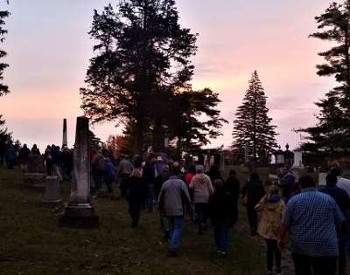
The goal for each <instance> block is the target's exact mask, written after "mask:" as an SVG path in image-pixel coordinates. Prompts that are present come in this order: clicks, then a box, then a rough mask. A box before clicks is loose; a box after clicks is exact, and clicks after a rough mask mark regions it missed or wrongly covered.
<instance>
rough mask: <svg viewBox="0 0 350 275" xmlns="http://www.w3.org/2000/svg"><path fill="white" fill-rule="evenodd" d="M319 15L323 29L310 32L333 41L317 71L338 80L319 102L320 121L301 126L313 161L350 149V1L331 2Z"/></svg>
mask: <svg viewBox="0 0 350 275" xmlns="http://www.w3.org/2000/svg"><path fill="white" fill-rule="evenodd" d="M315 19H316V22H317V28H318V29H319V31H318V32H315V33H313V34H311V35H310V36H311V37H313V38H317V39H321V40H324V41H328V42H331V43H332V44H331V45H332V47H330V49H329V50H327V51H325V52H321V53H319V55H320V56H322V57H324V59H325V63H324V64H320V65H317V66H316V68H317V74H318V75H319V76H334V78H335V80H336V81H337V83H338V84H337V86H336V87H334V88H333V89H331V90H330V91H328V92H327V93H326V94H325V97H324V98H323V99H322V100H320V101H319V102H317V103H316V105H317V106H318V107H319V112H318V114H317V119H318V122H317V124H316V125H315V126H313V127H308V128H306V129H299V130H298V131H300V132H304V133H306V134H307V138H308V139H309V140H308V142H305V143H304V144H303V145H302V148H303V149H304V151H306V152H307V153H309V154H310V157H312V159H313V161H316V160H317V159H319V160H320V159H324V157H326V156H327V157H340V156H346V155H349V153H350V148H349V144H350V57H349V54H350V31H349V30H350V1H344V2H343V3H342V4H338V3H332V4H330V6H329V7H328V8H327V9H326V11H325V12H324V13H323V14H321V15H320V16H317V17H315ZM314 164H315V163H314Z"/></svg>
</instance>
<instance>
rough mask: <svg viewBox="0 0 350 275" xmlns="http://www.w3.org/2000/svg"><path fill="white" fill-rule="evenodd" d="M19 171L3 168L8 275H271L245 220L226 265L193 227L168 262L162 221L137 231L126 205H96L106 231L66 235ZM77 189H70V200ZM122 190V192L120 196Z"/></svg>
mask: <svg viewBox="0 0 350 275" xmlns="http://www.w3.org/2000/svg"><path fill="white" fill-rule="evenodd" d="M20 183H21V173H20V172H19V171H18V170H16V169H15V170H8V169H5V168H0V188H1V192H0V274H2V275H7V274H9V275H15V274H29V275H32V274H45V275H53V274H75V275H79V274H104V275H107V274H111V275H112V274H135V275H136V274H142V275H147V274H174V275H176V274H182V275H183V274H193V275H195V274H213V275H215V274H231V275H234V274H252V275H253V274H254V275H261V274H263V273H264V272H263V271H264V270H265V268H264V251H263V250H264V248H263V247H262V245H261V241H260V240H259V239H258V238H257V237H254V238H252V237H250V236H249V235H248V232H249V231H248V230H246V228H247V227H246V226H245V221H244V215H241V216H242V217H241V222H240V224H238V225H237V226H236V228H235V229H234V230H232V231H231V232H230V233H231V246H230V253H229V255H228V256H227V257H226V258H218V257H217V256H216V255H215V253H214V245H213V234H212V232H211V230H208V231H207V232H205V234H204V235H197V234H196V227H195V225H194V224H193V223H192V222H191V221H190V220H189V219H188V220H187V222H186V225H185V227H186V229H185V231H184V234H183V238H182V242H181V249H180V256H179V257H176V258H169V257H168V256H167V243H166V242H165V241H164V240H163V239H162V234H161V231H160V229H159V223H158V213H157V212H156V211H155V212H152V213H148V212H146V211H144V212H142V213H141V220H140V225H139V227H138V228H136V229H133V228H131V227H130V220H129V217H128V215H127V206H126V202H125V201H124V200H116V199H110V198H106V197H100V196H96V197H94V198H93V205H94V206H95V210H96V214H97V215H98V216H99V226H98V227H97V228H95V229H71V228H61V227H58V216H57V215H55V213H54V209H53V208H52V207H51V208H50V207H48V206H47V205H45V204H42V203H41V199H42V196H43V194H44V190H42V189H30V188H26V187H24V186H22V185H21V184H20ZM68 185H69V183H67V182H63V183H62V194H63V198H64V200H66V199H67V194H68V193H69V192H68V191H69V186H68ZM115 189H116V188H115Z"/></svg>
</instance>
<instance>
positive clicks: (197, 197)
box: [189, 165, 214, 235]
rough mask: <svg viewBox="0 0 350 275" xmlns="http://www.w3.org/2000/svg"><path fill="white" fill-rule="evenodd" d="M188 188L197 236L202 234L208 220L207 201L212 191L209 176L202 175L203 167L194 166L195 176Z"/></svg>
mask: <svg viewBox="0 0 350 275" xmlns="http://www.w3.org/2000/svg"><path fill="white" fill-rule="evenodd" d="M189 188H190V189H192V190H193V203H194V211H195V216H196V222H197V224H198V234H200V235H201V234H203V229H206V226H207V219H208V200H209V196H210V195H211V194H213V192H214V189H213V185H212V183H211V180H210V178H209V176H207V175H206V174H204V166H203V165H197V166H196V175H195V176H194V177H193V178H192V180H191V183H190V185H189Z"/></svg>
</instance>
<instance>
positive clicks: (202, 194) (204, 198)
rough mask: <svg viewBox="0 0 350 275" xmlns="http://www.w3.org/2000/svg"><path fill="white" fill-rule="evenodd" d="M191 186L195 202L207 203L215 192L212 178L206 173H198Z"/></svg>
mask: <svg viewBox="0 0 350 275" xmlns="http://www.w3.org/2000/svg"><path fill="white" fill-rule="evenodd" d="M189 188H191V189H193V202H194V203H207V202H208V200H209V196H210V195H211V194H213V192H214V188H213V185H212V183H211V180H210V178H209V177H208V176H207V175H206V174H204V173H198V174H196V175H195V176H194V177H193V178H192V180H191V183H190V185H189Z"/></svg>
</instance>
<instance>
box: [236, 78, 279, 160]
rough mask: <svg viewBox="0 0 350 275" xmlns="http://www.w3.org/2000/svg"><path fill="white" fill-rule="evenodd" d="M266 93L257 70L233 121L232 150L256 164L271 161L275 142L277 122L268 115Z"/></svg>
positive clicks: (241, 158)
mask: <svg viewBox="0 0 350 275" xmlns="http://www.w3.org/2000/svg"><path fill="white" fill-rule="evenodd" d="M266 99H267V97H266V95H265V92H264V89H263V87H262V84H261V81H260V79H259V76H258V73H257V72H256V71H254V73H253V74H252V78H251V79H250V81H249V88H248V90H247V92H246V94H245V96H244V98H243V102H242V105H240V106H239V107H238V108H237V111H236V114H235V115H236V119H235V120H234V121H233V132H232V135H233V151H234V153H235V154H236V155H237V156H238V158H239V159H240V160H241V161H245V162H250V163H252V164H253V165H256V164H258V165H264V164H268V161H269V156H270V154H271V151H272V150H273V148H275V147H276V146H277V144H276V139H275V137H276V135H277V134H276V132H275V128H276V126H274V125H271V121H272V119H271V118H270V117H269V116H268V111H269V109H268V108H267V107H266Z"/></svg>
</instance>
